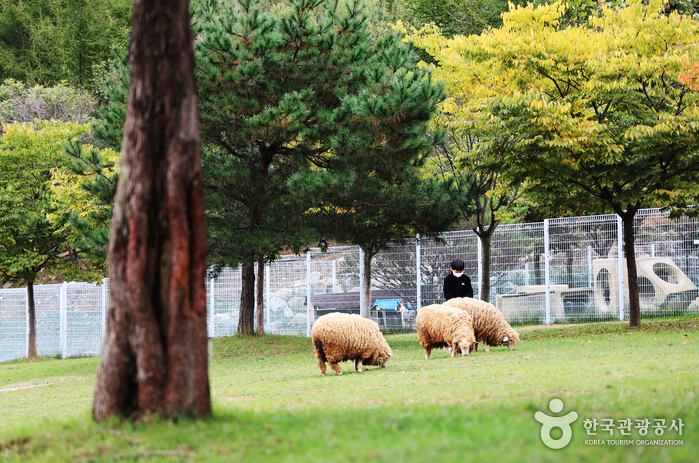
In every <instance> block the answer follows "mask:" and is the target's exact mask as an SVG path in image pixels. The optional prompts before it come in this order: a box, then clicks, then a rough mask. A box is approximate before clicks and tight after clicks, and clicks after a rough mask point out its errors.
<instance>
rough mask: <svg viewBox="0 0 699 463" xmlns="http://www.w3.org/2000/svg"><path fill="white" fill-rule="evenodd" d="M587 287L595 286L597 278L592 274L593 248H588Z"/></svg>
mask: <svg viewBox="0 0 699 463" xmlns="http://www.w3.org/2000/svg"><path fill="white" fill-rule="evenodd" d="M587 286H589V287H593V286H595V277H594V275H593V272H592V246H588V247H587Z"/></svg>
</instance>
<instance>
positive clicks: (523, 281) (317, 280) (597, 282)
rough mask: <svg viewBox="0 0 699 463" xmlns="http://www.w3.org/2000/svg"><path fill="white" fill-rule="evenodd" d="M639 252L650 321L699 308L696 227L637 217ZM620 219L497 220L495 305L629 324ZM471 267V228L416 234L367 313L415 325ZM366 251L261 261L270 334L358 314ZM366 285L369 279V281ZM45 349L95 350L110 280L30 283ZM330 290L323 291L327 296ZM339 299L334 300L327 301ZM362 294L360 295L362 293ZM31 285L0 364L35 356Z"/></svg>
mask: <svg viewBox="0 0 699 463" xmlns="http://www.w3.org/2000/svg"><path fill="white" fill-rule="evenodd" d="M635 230H636V259H637V269H638V284H639V294H640V302H641V312H642V317H644V318H648V317H658V316H666V315H675V314H683V313H689V312H697V311H698V310H699V301H698V300H697V298H698V297H699V291H698V290H697V284H699V246H698V245H696V244H695V242H696V241H695V240H698V239H699V223H697V221H696V220H695V219H690V218H680V219H676V220H671V219H670V218H669V215H668V214H667V213H664V212H662V211H660V210H657V209H646V210H642V211H639V213H638V214H637V217H636V223H635ZM621 233H622V230H621V222H620V219H619V218H618V217H617V216H616V215H599V216H589V217H574V218H559V219H547V220H545V221H544V222H541V223H528V224H513V225H501V226H499V227H498V228H497V230H496V231H495V233H494V234H493V236H492V238H491V259H490V270H489V275H490V293H489V300H490V301H491V302H492V303H493V304H495V306H496V307H498V308H499V309H500V310H501V311H502V312H503V314H504V315H505V317H506V318H507V319H508V321H510V323H512V324H524V323H558V322H566V323H576V322H586V321H603V320H613V319H617V320H618V319H621V320H624V319H627V318H628V316H629V313H628V312H629V309H628V288H627V286H626V283H625V275H624V273H625V268H626V261H625V258H624V257H625V256H624V249H623V246H622V243H623V239H622V234H621ZM456 257H459V258H461V259H462V260H464V262H465V263H466V269H465V271H466V273H467V274H468V275H469V276H470V277H471V279H472V283H473V286H474V292H475V297H477V298H480V296H481V293H482V288H483V275H484V272H485V271H486V270H485V269H484V265H483V262H482V260H481V258H480V257H481V247H480V245H479V239H478V237H477V236H476V235H475V233H473V232H472V231H457V232H448V233H444V234H443V235H441V237H440V238H439V239H425V238H420V237H419V236H418V237H416V238H415V239H410V240H407V241H406V242H405V243H403V244H395V245H393V246H391V247H389V248H388V249H387V250H386V251H383V252H381V253H379V254H378V255H377V256H375V257H374V259H373V261H372V281H371V289H372V291H374V290H376V291H377V294H382V295H383V296H382V297H383V298H385V297H386V296H385V295H386V294H391V295H393V297H394V298H396V299H401V300H402V301H403V302H404V305H405V306H406V308H409V309H410V310H405V311H403V312H400V311H398V310H393V309H392V307H385V304H384V307H379V306H377V307H374V308H373V309H372V310H371V316H372V318H374V319H375V320H376V321H377V322H378V323H379V324H380V326H381V328H382V330H384V331H396V330H411V329H414V328H415V324H414V320H415V318H414V316H415V312H416V311H417V310H418V309H419V308H420V307H422V306H425V305H428V304H433V303H437V302H441V301H443V294H442V282H443V278H444V276H445V275H446V274H447V272H448V271H449V263H450V262H451V260H452V259H454V258H456ZM360 260H361V258H360V249H359V248H358V247H355V246H349V247H334V248H333V247H331V248H330V249H329V250H328V251H327V252H325V253H322V252H320V250H318V249H311V250H309V251H308V253H307V254H306V255H304V256H291V257H284V258H282V259H280V260H278V261H276V262H274V263H272V264H269V265H267V266H266V267H265V275H264V285H265V288H264V298H265V300H264V307H265V309H264V310H265V313H264V319H265V332H266V333H270V334H291V335H298V336H308V335H309V333H310V328H311V326H312V324H313V322H314V320H315V318H316V317H317V316H319V315H322V313H325V312H327V309H326V310H324V311H323V310H316V308H315V307H314V306H313V299H314V296H316V295H333V294H335V295H340V294H345V296H344V297H339V296H338V297H337V300H338V301H340V300H342V301H344V302H342V303H338V307H336V309H337V310H340V311H347V312H355V313H358V312H359V304H358V303H357V304H356V307H355V306H353V305H352V304H353V303H348V302H347V301H350V300H355V298H354V296H352V295H351V294H349V295H348V293H359V292H360V291H361V286H362V285H363V284H365V282H364V281H363V280H364V275H363V273H362V272H361V266H360ZM366 283H368V282H366ZM241 285H242V283H241V272H240V269H224V270H223V271H221V272H220V273H219V274H218V275H216V276H215V278H207V281H206V289H207V305H208V307H207V309H208V312H207V314H208V315H207V322H208V333H209V336H210V337H220V336H231V335H233V334H235V333H236V331H237V326H238V314H239V310H240V291H241ZM34 296H35V307H36V325H37V326H36V327H37V348H38V354H39V355H40V356H46V357H61V358H67V357H85V356H97V355H99V351H100V348H101V345H102V336H103V334H104V331H105V321H106V311H107V309H108V307H109V280H108V279H105V280H104V281H102V282H101V283H100V284H96V283H63V284H58V285H36V286H35V287H34ZM328 298H329V297H328V296H323V300H325V301H327V300H328ZM330 299H331V300H332V299H333V297H330ZM356 300H358V299H356ZM28 325H29V321H28V301H27V291H26V288H20V289H14V288H13V289H0V362H2V361H8V360H13V359H17V358H22V357H26V356H27V353H28V333H29V326H28Z"/></svg>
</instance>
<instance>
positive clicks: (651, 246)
mask: <svg viewBox="0 0 699 463" xmlns="http://www.w3.org/2000/svg"><path fill="white" fill-rule="evenodd" d="M650 256H651V257H655V243H653V244H651V245H650Z"/></svg>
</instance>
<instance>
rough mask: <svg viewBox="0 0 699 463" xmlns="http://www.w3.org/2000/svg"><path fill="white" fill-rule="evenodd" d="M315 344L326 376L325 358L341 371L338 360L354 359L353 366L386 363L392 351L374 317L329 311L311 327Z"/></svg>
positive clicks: (319, 365)
mask: <svg viewBox="0 0 699 463" xmlns="http://www.w3.org/2000/svg"><path fill="white" fill-rule="evenodd" d="M311 338H312V339H313V347H314V349H315V354H316V359H317V360H318V367H319V368H320V372H321V373H322V374H323V376H325V362H326V361H327V362H328V363H329V364H330V368H332V369H333V370H334V371H335V373H337V374H338V375H341V374H342V371H340V366H339V365H338V364H337V363H338V362H344V361H346V360H354V369H355V370H357V373H361V372H362V365H379V366H380V367H381V368H383V367H385V366H386V362H387V361H388V359H389V358H390V357H391V356H392V355H393V351H392V350H391V348H390V347H389V346H388V343H387V342H386V339H384V337H383V334H381V331H380V330H379V325H378V323H376V322H375V321H373V320H369V319H368V318H363V317H360V316H359V315H349V314H345V313H329V314H327V315H323V316H322V317H319V318H318V319H317V320H316V322H315V323H314V324H313V329H312V330H311Z"/></svg>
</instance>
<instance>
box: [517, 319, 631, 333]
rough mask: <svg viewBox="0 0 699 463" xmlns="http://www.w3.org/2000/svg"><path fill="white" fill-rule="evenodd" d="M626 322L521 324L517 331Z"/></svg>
mask: <svg viewBox="0 0 699 463" xmlns="http://www.w3.org/2000/svg"><path fill="white" fill-rule="evenodd" d="M623 323H626V324H627V325H628V324H629V322H628V321H616V322H598V323H570V324H567V325H562V324H560V323H551V324H550V325H529V326H519V327H517V331H534V330H545V329H552V328H573V327H575V326H585V325H619V324H623Z"/></svg>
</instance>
